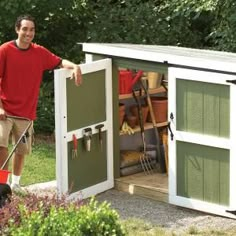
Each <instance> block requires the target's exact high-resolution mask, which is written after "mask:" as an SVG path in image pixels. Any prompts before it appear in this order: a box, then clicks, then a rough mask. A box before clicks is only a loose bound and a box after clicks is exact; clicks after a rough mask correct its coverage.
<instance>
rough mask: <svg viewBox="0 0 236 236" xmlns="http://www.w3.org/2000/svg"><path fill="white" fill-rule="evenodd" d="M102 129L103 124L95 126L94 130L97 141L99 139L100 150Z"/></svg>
mask: <svg viewBox="0 0 236 236" xmlns="http://www.w3.org/2000/svg"><path fill="white" fill-rule="evenodd" d="M103 127H104V124H99V125H96V126H95V129H97V130H98V139H99V143H100V148H101V150H102V128H103Z"/></svg>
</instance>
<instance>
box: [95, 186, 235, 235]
mask: <svg viewBox="0 0 236 236" xmlns="http://www.w3.org/2000/svg"><path fill="white" fill-rule="evenodd" d="M96 198H97V200H99V201H103V200H106V201H107V202H110V203H111V206H112V208H114V209H116V210H117V212H118V213H119V214H120V217H121V219H127V218H138V219H141V220H143V221H145V222H149V223H152V224H153V225H155V226H161V227H164V228H165V229H167V230H170V231H174V232H177V233H178V232H183V231H186V230H187V229H189V227H192V226H194V227H197V228H198V229H214V230H224V231H227V230H232V229H235V230H236V220H233V219H228V218H224V217H219V216H213V215H208V214H205V213H202V212H198V211H193V210H189V209H186V208H181V207H176V206H174V205H170V204H167V203H163V202H158V201H155V200H151V199H147V198H143V197H139V196H135V195H130V194H128V193H124V192H120V191H117V190H109V191H106V192H104V193H102V194H99V195H98V196H97V197H96Z"/></svg>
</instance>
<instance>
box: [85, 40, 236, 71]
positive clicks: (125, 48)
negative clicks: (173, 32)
mask: <svg viewBox="0 0 236 236" xmlns="http://www.w3.org/2000/svg"><path fill="white" fill-rule="evenodd" d="M82 45H83V51H84V52H87V53H91V54H93V53H94V54H102V55H107V56H115V57H123V58H132V59H139V60H146V61H152V62H160V63H168V64H171V65H180V66H187V67H195V68H204V69H210V70H218V71H226V72H233V73H236V53H229V52H220V51H213V50H203V49H193V48H184V47H176V46H159V45H140V44H113V43H111V44H109V43H83V44H82Z"/></svg>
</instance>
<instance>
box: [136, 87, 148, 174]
mask: <svg viewBox="0 0 236 236" xmlns="http://www.w3.org/2000/svg"><path fill="white" fill-rule="evenodd" d="M132 92H133V97H134V99H135V101H136V104H137V107H138V118H139V124H140V129H141V137H142V142H143V153H142V155H140V163H141V166H142V169H143V171H144V173H147V174H151V173H153V166H152V163H151V161H152V160H151V158H150V157H149V155H148V154H147V145H146V140H145V134H144V122H143V116H142V106H141V102H140V100H139V99H140V97H141V95H142V90H141V89H140V90H139V97H137V96H136V94H135V91H134V90H133V91H132Z"/></svg>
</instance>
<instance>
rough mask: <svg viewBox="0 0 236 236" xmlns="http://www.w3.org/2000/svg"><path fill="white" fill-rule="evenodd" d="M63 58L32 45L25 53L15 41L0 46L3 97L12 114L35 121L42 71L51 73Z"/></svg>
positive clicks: (6, 107) (0, 86)
mask: <svg viewBox="0 0 236 236" xmlns="http://www.w3.org/2000/svg"><path fill="white" fill-rule="evenodd" d="M60 63H61V58H60V57H58V56H56V55H54V54H53V53H51V52H50V51H48V50H47V49H46V48H44V47H42V46H39V45H37V44H35V43H32V44H31V46H30V47H29V48H28V49H26V50H22V49H19V48H18V47H17V46H16V44H15V41H11V42H7V43H4V44H2V45H1V46H0V98H1V100H2V103H3V108H4V109H5V111H6V112H7V114H9V115H14V116H21V117H26V118H29V119H32V120H34V119H35V118H36V109H37V103H38V96H39V89H40V84H41V81H42V76H43V72H44V71H45V70H52V69H54V68H55V67H57V66H58V65H59V64H60Z"/></svg>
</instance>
